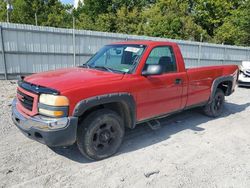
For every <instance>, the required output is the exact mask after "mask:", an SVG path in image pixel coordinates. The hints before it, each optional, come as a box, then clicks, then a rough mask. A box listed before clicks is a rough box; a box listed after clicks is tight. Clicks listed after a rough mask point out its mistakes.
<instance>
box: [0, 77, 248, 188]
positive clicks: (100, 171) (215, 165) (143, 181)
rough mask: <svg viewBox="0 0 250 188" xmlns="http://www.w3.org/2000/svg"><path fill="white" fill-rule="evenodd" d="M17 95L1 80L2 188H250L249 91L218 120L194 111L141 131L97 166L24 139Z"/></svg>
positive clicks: (233, 99)
mask: <svg viewBox="0 0 250 188" xmlns="http://www.w3.org/2000/svg"><path fill="white" fill-rule="evenodd" d="M15 88H16V84H15V82H10V81H0V105H1V108H0V187H91V188H92V187H93V188H94V187H95V188H96V187H140V188H141V187H164V188H165V187H190V188H193V187H250V123H249V122H250V89H247V88H236V92H235V93H234V94H233V95H232V96H230V97H227V98H226V105H225V110H224V113H223V116H222V117H220V118H217V119H212V118H209V117H206V116H204V115H203V114H201V113H200V111H199V110H198V109H195V110H189V111H185V112H182V113H180V114H178V115H174V116H171V117H168V118H165V119H162V120H161V122H162V124H163V126H162V128H161V129H159V130H156V131H152V130H151V129H150V128H148V127H147V126H145V125H139V126H138V127H137V128H136V129H134V130H129V131H127V133H126V136H125V140H124V142H123V144H122V147H121V148H120V150H119V152H118V154H116V155H115V156H113V157H110V158H108V159H106V160H102V161H98V162H91V161H88V160H87V159H85V158H83V157H82V156H81V155H80V153H79V152H78V150H77V148H76V146H71V147H68V148H57V149H53V150H52V149H50V148H48V147H47V146H45V145H42V144H40V143H38V142H35V141H32V140H30V139H28V138H26V137H25V136H24V135H23V134H22V133H21V132H20V131H19V130H18V129H17V128H16V127H15V126H14V125H13V123H12V121H11V118H10V112H11V107H10V104H11V101H12V98H13V97H14V96H15Z"/></svg>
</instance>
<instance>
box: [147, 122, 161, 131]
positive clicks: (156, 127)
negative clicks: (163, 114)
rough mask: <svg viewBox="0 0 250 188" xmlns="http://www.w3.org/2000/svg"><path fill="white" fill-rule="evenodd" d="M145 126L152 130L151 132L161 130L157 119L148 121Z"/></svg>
mask: <svg viewBox="0 0 250 188" xmlns="http://www.w3.org/2000/svg"><path fill="white" fill-rule="evenodd" d="M147 125H148V126H149V127H150V128H151V129H152V130H157V129H160V128H161V123H160V121H159V120H157V119H152V120H150V121H147Z"/></svg>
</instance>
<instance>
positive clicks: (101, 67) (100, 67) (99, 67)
mask: <svg viewBox="0 0 250 188" xmlns="http://www.w3.org/2000/svg"><path fill="white" fill-rule="evenodd" d="M91 68H94V69H95V68H97V69H104V70H107V71H109V72H114V71H113V70H112V69H111V68H108V67H105V66H98V65H97V66H93V67H91Z"/></svg>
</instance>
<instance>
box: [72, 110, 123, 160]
mask: <svg viewBox="0 0 250 188" xmlns="http://www.w3.org/2000/svg"><path fill="white" fill-rule="evenodd" d="M124 132H125V131H124V124H123V121H122V119H121V117H120V116H119V115H118V114H117V113H116V112H114V111H111V110H108V109H101V110H97V111H95V112H92V113H91V114H89V115H88V116H87V117H86V118H85V119H84V120H83V121H82V122H81V124H80V125H79V128H78V131H77V146H78V149H79V150H80V152H81V153H82V154H83V155H84V156H85V157H87V158H89V159H92V160H101V159H105V158H107V157H110V156H111V155H113V154H115V153H116V152H117V150H118V149H119V147H120V145H121V143H122V140H123V137H124Z"/></svg>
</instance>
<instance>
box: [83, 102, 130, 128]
mask: <svg viewBox="0 0 250 188" xmlns="http://www.w3.org/2000/svg"><path fill="white" fill-rule="evenodd" d="M104 108H106V109H110V110H112V111H114V112H116V113H118V114H119V115H120V116H121V118H122V120H123V122H124V125H125V127H128V128H133V127H134V122H133V119H132V117H131V113H130V109H129V107H128V105H127V104H126V103H123V102H111V103H106V104H100V105H97V106H94V107H91V108H90V109H88V110H86V111H85V112H84V113H83V114H82V115H81V116H80V117H79V120H80V121H82V120H83V119H84V118H86V117H87V116H88V115H89V114H90V113H92V112H94V111H96V110H99V109H104Z"/></svg>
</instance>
